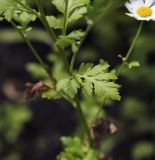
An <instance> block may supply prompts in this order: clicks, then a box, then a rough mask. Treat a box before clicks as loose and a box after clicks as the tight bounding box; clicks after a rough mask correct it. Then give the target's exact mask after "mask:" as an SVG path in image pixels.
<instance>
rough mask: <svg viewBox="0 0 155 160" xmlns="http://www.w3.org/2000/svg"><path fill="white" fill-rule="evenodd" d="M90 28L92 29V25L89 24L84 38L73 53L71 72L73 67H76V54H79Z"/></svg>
mask: <svg viewBox="0 0 155 160" xmlns="http://www.w3.org/2000/svg"><path fill="white" fill-rule="evenodd" d="M90 30H91V25H90V24H89V25H88V27H87V29H86V31H85V35H84V37H83V38H82V40H81V42H80V45H79V48H78V50H77V51H76V52H75V53H73V56H72V59H71V64H70V72H72V71H73V67H74V64H75V59H76V56H77V54H78V52H79V50H80V49H81V46H82V44H83V42H84V41H85V39H86V37H87V35H88V33H89V31H90Z"/></svg>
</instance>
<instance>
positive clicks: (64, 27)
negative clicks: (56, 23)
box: [62, 0, 68, 35]
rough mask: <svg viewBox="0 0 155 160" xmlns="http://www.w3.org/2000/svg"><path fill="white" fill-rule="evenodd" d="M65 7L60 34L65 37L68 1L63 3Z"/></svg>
mask: <svg viewBox="0 0 155 160" xmlns="http://www.w3.org/2000/svg"><path fill="white" fill-rule="evenodd" d="M65 2H66V6H65V14H64V24H63V31H62V34H63V35H66V30H67V17H68V14H67V13H68V0H66V1H65Z"/></svg>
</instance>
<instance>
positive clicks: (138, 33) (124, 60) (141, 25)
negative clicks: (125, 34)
mask: <svg viewBox="0 0 155 160" xmlns="http://www.w3.org/2000/svg"><path fill="white" fill-rule="evenodd" d="M143 24H144V22H143V21H141V22H140V24H139V27H138V30H137V33H136V35H135V38H134V39H133V41H132V43H131V46H130V48H129V50H128V52H127V54H126V56H125V57H124V58H123V63H122V64H121V66H120V68H119V69H118V70H117V72H116V76H119V75H120V73H121V71H122V69H123V68H124V66H125V64H126V62H127V61H128V59H129V57H130V55H131V53H132V51H133V49H134V46H135V44H136V41H137V39H138V37H139V35H140V33H141V31H142V28H143Z"/></svg>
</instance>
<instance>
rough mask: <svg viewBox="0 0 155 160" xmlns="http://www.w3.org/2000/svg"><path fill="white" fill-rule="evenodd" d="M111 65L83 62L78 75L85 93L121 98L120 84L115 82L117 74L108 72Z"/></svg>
mask: <svg viewBox="0 0 155 160" xmlns="http://www.w3.org/2000/svg"><path fill="white" fill-rule="evenodd" d="M108 68H109V65H108V64H107V63H104V62H101V63H100V64H98V65H96V66H93V65H92V64H89V63H88V64H86V65H85V64H82V65H81V66H80V69H79V73H77V75H76V76H77V77H79V78H81V79H82V81H83V82H82V84H81V85H82V89H83V93H84V94H85V95H93V94H95V95H96V96H98V97H101V96H103V97H107V98H110V99H113V100H120V95H119V91H118V89H119V85H118V84H116V83H115V82H114V80H115V79H116V76H115V74H114V72H108Z"/></svg>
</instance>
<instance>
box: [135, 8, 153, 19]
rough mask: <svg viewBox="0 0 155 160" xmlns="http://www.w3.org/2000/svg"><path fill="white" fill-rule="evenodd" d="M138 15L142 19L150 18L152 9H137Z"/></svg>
mask: <svg viewBox="0 0 155 160" xmlns="http://www.w3.org/2000/svg"><path fill="white" fill-rule="evenodd" d="M136 12H137V14H138V15H140V16H141V17H149V16H151V15H152V13H153V12H152V9H151V8H149V7H140V8H138V9H137V11H136Z"/></svg>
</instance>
